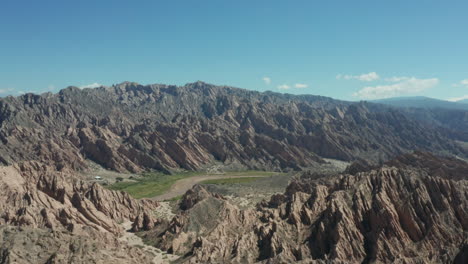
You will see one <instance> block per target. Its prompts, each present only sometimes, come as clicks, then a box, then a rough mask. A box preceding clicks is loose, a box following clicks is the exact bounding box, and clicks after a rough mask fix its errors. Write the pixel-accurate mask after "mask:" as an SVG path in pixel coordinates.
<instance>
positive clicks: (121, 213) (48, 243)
mask: <svg viewBox="0 0 468 264" xmlns="http://www.w3.org/2000/svg"><path fill="white" fill-rule="evenodd" d="M157 206H158V204H157V203H156V202H154V201H151V200H135V199H133V198H131V197H130V196H129V195H128V194H126V193H123V192H115V191H110V190H106V189H104V188H102V187H101V186H100V185H99V184H97V183H86V182H84V181H81V180H80V179H79V175H76V174H75V173H74V172H72V171H67V170H62V171H61V172H58V171H56V169H55V167H51V166H48V165H45V164H42V163H38V162H23V163H20V164H16V165H14V166H7V167H0V227H1V228H0V263H150V262H151V256H148V255H147V253H146V252H143V251H142V250H139V249H137V248H131V247H129V246H127V245H125V244H124V243H122V242H119V241H118V240H117V238H118V237H119V236H120V235H121V234H122V232H124V230H123V228H122V227H121V225H120V224H119V223H122V222H128V221H134V222H135V224H134V228H138V229H139V230H145V229H148V228H149V227H150V226H149V224H150V223H151V224H154V223H156V222H157V221H156V219H155V218H154V216H152V211H153V210H154V209H155V208H156V207H157ZM140 215H142V216H145V221H146V222H143V224H145V225H142V224H141V223H140V222H139V216H140ZM151 227H152V226H151Z"/></svg>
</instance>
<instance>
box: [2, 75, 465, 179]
mask: <svg viewBox="0 0 468 264" xmlns="http://www.w3.org/2000/svg"><path fill="white" fill-rule="evenodd" d="M461 114H463V113H461ZM454 129H456V127H455V128H454ZM449 132H450V133H449ZM453 133H455V132H453V131H447V128H446V127H444V128H443V129H442V128H440V127H439V126H437V125H431V124H422V123H421V122H418V121H416V120H414V119H411V118H409V117H408V116H407V115H405V113H404V112H402V111H400V110H397V109H393V108H390V107H385V106H380V105H376V104H370V103H349V102H342V101H337V100H333V99H330V98H326V97H320V96H293V95H282V94H276V93H271V92H267V93H259V92H254V91H247V90H243V89H238V88H232V87H224V86H214V85H210V84H206V83H202V82H197V83H192V84H187V85H185V86H182V87H177V86H171V85H146V86H143V85H140V84H137V83H128V82H126V83H122V84H118V85H114V86H112V87H101V88H97V89H83V90H81V89H79V88H76V87H69V88H67V89H64V90H62V91H60V92H59V93H57V94H50V93H46V94H43V95H34V94H25V95H23V96H20V97H7V98H2V99H0V162H2V163H4V164H14V163H16V162H20V161H30V160H36V161H40V162H43V163H47V164H50V165H53V166H56V168H57V169H59V170H60V169H62V168H64V167H67V168H72V169H83V168H85V167H86V163H85V159H91V160H93V161H95V162H97V163H99V164H101V165H102V166H104V167H106V168H109V169H112V170H116V171H131V172H139V171H141V170H144V169H156V170H163V171H164V170H168V169H171V168H184V169H189V170H195V169H199V168H201V167H203V166H205V165H207V164H210V163H211V162H213V161H214V160H217V161H221V162H223V163H225V164H232V165H235V166H237V167H244V168H245V167H246V168H261V169H270V170H271V169H301V168H303V167H307V166H308V165H310V164H312V163H314V162H322V160H321V157H323V158H335V159H341V160H354V159H356V158H364V159H369V160H373V161H381V160H386V159H388V158H389V157H390V156H394V155H396V154H401V153H403V152H405V151H412V150H414V149H422V150H429V151H433V152H450V153H454V154H460V155H466V154H467V153H466V150H464V149H462V148H461V147H459V146H458V145H457V144H456V143H455V142H454V141H453V139H455V138H453V137H452V134H453Z"/></svg>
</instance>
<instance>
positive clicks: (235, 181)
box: [201, 176, 265, 185]
mask: <svg viewBox="0 0 468 264" xmlns="http://www.w3.org/2000/svg"><path fill="white" fill-rule="evenodd" d="M263 177H265V176H262V177H242V178H226V179H212V180H206V181H202V182H201V184H224V185H227V184H239V183H249V182H253V181H257V180H259V179H261V178H263Z"/></svg>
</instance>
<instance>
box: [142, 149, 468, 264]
mask: <svg viewBox="0 0 468 264" xmlns="http://www.w3.org/2000/svg"><path fill="white" fill-rule="evenodd" d="M427 158H430V159H431V162H430V163H431V164H430V166H429V167H427V166H426V165H425V164H426V159H427ZM409 161H411V162H409ZM388 164H394V166H388V165H384V166H381V167H378V168H368V170H367V171H366V170H360V171H355V172H354V174H347V173H344V174H340V175H336V176H332V177H321V176H320V175H316V174H313V173H304V175H303V176H302V177H301V178H300V179H297V180H295V181H293V182H291V184H290V185H289V186H288V188H287V190H286V192H285V193H284V194H278V195H274V196H273V197H272V198H271V200H270V201H264V202H262V203H260V204H258V206H257V208H256V209H247V210H240V209H239V208H237V207H236V206H234V205H232V204H230V203H229V202H228V201H227V200H225V199H223V198H222V197H219V196H217V195H214V194H209V193H208V192H206V191H205V190H198V193H201V194H202V195H201V196H199V197H196V196H194V195H193V194H187V195H186V196H185V197H184V198H183V201H182V202H181V204H182V205H183V206H184V208H182V209H184V210H182V213H180V214H179V215H177V216H176V217H174V219H173V220H172V221H171V222H170V223H166V224H160V225H159V226H156V228H155V229H154V230H152V231H150V232H148V233H147V235H146V236H147V239H152V240H153V241H154V243H155V244H156V245H157V246H159V247H162V248H163V249H166V250H168V251H169V252H174V253H177V254H180V255H183V256H185V261H186V262H188V263H199V262H202V263H207V262H210V263H254V262H262V263H299V262H303V263H329V262H333V263H390V262H391V263H452V262H453V261H460V260H463V258H466V243H467V239H468V196H467V195H468V164H467V163H465V162H463V161H460V160H455V159H445V158H439V157H436V156H433V155H430V154H425V153H420V152H418V153H415V154H413V155H406V156H403V157H399V158H397V159H395V160H392V161H390V162H389V163H388ZM413 165H414V166H413ZM435 167H439V168H448V169H447V170H443V169H442V170H433V169H432V168H435ZM452 172H459V174H458V173H452ZM196 188H198V189H200V188H201V187H200V186H198V187H196ZM187 204H189V205H190V206H186V205H187Z"/></svg>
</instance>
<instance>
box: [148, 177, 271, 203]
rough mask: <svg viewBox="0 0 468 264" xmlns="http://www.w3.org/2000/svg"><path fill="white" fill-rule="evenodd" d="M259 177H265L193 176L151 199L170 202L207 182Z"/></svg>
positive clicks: (177, 182)
mask: <svg viewBox="0 0 468 264" xmlns="http://www.w3.org/2000/svg"><path fill="white" fill-rule="evenodd" d="M252 177H258V178H262V177H265V176H256V175H242V176H240V175H202V176H193V177H189V178H185V179H181V180H178V181H176V182H175V183H174V184H173V185H172V186H171V188H170V189H169V190H168V191H167V192H166V193H164V194H161V195H158V196H155V197H153V198H151V199H153V200H156V201H164V200H169V199H171V198H174V197H177V196H181V195H183V194H184V193H185V192H186V191H188V190H189V189H190V188H192V187H193V186H194V185H195V184H197V183H200V182H202V181H205V180H218V179H229V178H252Z"/></svg>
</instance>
